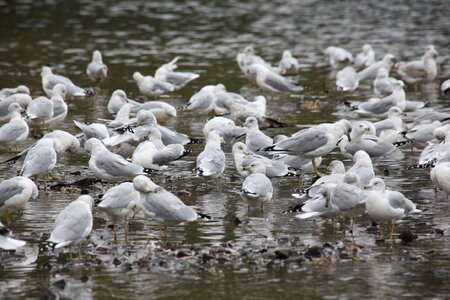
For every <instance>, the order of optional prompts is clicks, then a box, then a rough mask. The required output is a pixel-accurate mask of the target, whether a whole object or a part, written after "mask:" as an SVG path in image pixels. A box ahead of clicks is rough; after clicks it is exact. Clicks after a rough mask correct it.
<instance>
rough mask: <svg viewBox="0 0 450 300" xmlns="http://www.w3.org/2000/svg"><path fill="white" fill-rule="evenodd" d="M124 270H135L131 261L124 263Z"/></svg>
mask: <svg viewBox="0 0 450 300" xmlns="http://www.w3.org/2000/svg"><path fill="white" fill-rule="evenodd" d="M122 270H124V271H131V270H133V266H132V265H131V264H130V263H129V262H126V263H123V264H122Z"/></svg>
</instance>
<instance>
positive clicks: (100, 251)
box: [95, 247, 108, 255]
mask: <svg viewBox="0 0 450 300" xmlns="http://www.w3.org/2000/svg"><path fill="white" fill-rule="evenodd" d="M95 251H96V252H97V253H98V254H103V255H105V254H107V253H108V249H107V248H105V247H97V249H95Z"/></svg>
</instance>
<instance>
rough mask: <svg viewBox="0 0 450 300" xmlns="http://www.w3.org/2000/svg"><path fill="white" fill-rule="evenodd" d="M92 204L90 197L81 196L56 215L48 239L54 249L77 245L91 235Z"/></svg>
mask: <svg viewBox="0 0 450 300" xmlns="http://www.w3.org/2000/svg"><path fill="white" fill-rule="evenodd" d="M93 203H94V199H92V197H91V196H89V195H82V196H80V197H78V199H77V200H75V201H73V202H71V203H70V204H69V205H67V206H66V207H65V208H64V209H63V210H62V211H61V212H60V213H59V214H58V216H57V217H56V220H55V224H54V225H53V231H52V234H51V235H50V238H49V239H48V241H50V242H52V243H55V244H56V246H55V248H56V249H58V248H61V247H65V246H69V245H72V244H78V243H80V242H81V241H82V240H84V238H85V237H87V236H88V235H89V233H91V230H92V205H93Z"/></svg>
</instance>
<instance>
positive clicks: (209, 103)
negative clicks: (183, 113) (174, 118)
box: [180, 84, 226, 114]
mask: <svg viewBox="0 0 450 300" xmlns="http://www.w3.org/2000/svg"><path fill="white" fill-rule="evenodd" d="M221 92H226V90H225V86H224V85H223V84H217V85H206V86H204V87H202V88H201V89H200V91H198V92H197V93H195V94H194V95H192V97H191V98H190V99H189V101H188V103H187V104H186V105H184V106H182V107H180V109H183V110H197V111H200V112H202V113H205V114H207V113H209V112H211V111H212V110H213V109H214V102H215V97H216V94H218V93H221Z"/></svg>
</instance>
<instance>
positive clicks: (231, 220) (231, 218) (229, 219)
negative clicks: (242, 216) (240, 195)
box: [223, 213, 242, 226]
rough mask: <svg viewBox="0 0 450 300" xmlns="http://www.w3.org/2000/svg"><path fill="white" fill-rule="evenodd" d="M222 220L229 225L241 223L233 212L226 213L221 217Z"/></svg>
mask: <svg viewBox="0 0 450 300" xmlns="http://www.w3.org/2000/svg"><path fill="white" fill-rule="evenodd" d="M223 222H224V223H225V225H231V226H238V225H239V224H241V223H242V222H241V220H239V218H238V217H237V216H236V215H235V214H233V213H228V214H226V215H225V217H224V218H223Z"/></svg>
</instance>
